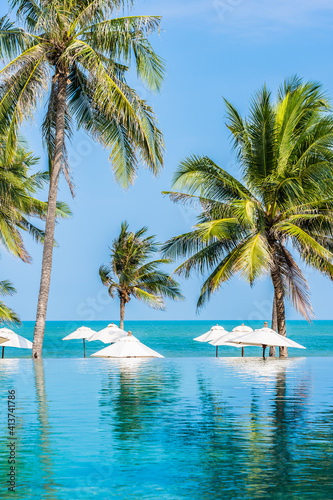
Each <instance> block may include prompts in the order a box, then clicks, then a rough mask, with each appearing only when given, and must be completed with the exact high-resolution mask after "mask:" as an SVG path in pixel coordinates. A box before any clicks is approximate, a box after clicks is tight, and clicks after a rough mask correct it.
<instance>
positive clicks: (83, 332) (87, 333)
mask: <svg viewBox="0 0 333 500" xmlns="http://www.w3.org/2000/svg"><path fill="white" fill-rule="evenodd" d="M95 333H96V331H95V330H92V329H91V328H88V327H87V326H80V328H78V329H77V330H75V332H73V333H70V334H69V335H67V337H64V338H63V339H62V340H74V339H82V340H83V357H84V358H85V357H86V339H88V338H89V337H91V336H92V335H94V334H95Z"/></svg>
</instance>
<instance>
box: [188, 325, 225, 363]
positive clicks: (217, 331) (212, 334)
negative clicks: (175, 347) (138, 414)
mask: <svg viewBox="0 0 333 500" xmlns="http://www.w3.org/2000/svg"><path fill="white" fill-rule="evenodd" d="M224 333H228V332H227V330H225V329H224V328H223V326H220V325H215V326H212V328H211V329H210V330H209V332H207V333H204V334H203V335H200V337H196V338H195V339H193V340H196V341H197V342H210V341H211V340H216V339H218V338H219V337H221V335H223V334H224ZM217 356H218V347H216V357H217Z"/></svg>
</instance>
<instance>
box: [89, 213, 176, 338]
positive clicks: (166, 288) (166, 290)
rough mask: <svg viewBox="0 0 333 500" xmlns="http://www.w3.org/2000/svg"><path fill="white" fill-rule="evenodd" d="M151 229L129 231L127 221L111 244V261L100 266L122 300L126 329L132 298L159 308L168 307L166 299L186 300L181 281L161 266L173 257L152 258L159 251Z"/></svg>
mask: <svg viewBox="0 0 333 500" xmlns="http://www.w3.org/2000/svg"><path fill="white" fill-rule="evenodd" d="M146 232H147V228H146V227H143V228H142V229H140V230H139V231H137V232H136V233H133V232H130V231H129V230H128V224H127V222H123V223H122V225H121V231H120V234H119V236H118V238H116V239H115V240H114V241H113V243H112V247H111V254H110V264H109V265H108V266H101V267H100V268H99V276H100V278H101V280H102V283H103V285H105V286H107V287H108V290H109V294H110V297H112V298H114V296H115V293H116V294H117V295H118V297H119V300H120V328H124V316H125V306H126V304H127V303H128V302H129V301H130V300H131V298H132V297H134V298H136V299H138V300H141V301H143V302H145V303H146V304H147V305H148V306H150V307H153V308H155V309H164V308H165V303H164V298H166V297H167V298H169V299H173V300H177V299H182V298H183V296H182V294H181V293H180V290H179V285H178V283H177V282H176V281H175V280H174V279H173V278H171V277H170V276H169V275H168V274H167V273H165V272H164V271H162V270H161V269H160V265H161V264H169V263H170V262H172V261H171V260H170V259H155V260H150V259H151V257H152V256H153V255H154V254H156V252H157V251H158V250H159V246H160V245H159V243H157V242H156V241H155V236H145V234H146Z"/></svg>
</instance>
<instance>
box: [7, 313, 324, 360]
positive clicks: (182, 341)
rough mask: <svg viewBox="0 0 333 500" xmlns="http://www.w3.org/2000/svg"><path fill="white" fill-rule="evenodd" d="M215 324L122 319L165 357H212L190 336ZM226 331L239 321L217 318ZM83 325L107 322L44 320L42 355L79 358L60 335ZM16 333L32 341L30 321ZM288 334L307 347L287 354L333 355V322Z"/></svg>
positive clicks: (76, 347) (299, 325) (90, 348)
mask: <svg viewBox="0 0 333 500" xmlns="http://www.w3.org/2000/svg"><path fill="white" fill-rule="evenodd" d="M214 323H216V321H215V322H212V321H126V322H125V329H126V330H131V331H132V333H133V334H134V335H136V336H138V338H139V339H140V340H141V341H142V342H144V343H146V344H147V345H148V346H149V347H151V348H152V349H155V350H157V351H158V352H160V353H161V354H163V355H164V356H167V357H193V356H196V357H198V356H214V355H215V348H214V347H213V346H211V345H209V344H206V343H200V342H194V341H193V338H194V337H197V336H199V335H201V334H202V333H205V332H206V331H208V330H209V329H210V328H211V326H212V325H213V324H214ZM218 323H219V324H220V325H223V326H224V328H225V329H226V330H228V331H230V330H232V328H234V327H235V326H237V325H238V324H239V321H223V320H221V321H218ZM82 324H84V325H85V326H89V327H90V328H92V329H94V330H97V331H98V330H101V329H102V328H104V327H105V326H107V324H108V322H107V321H92V322H83V323H82V322H79V321H74V322H73V321H48V322H47V324H46V330H45V340H44V349H43V356H44V357H82V353H83V347H82V341H81V340H71V341H62V338H63V337H65V336H66V335H68V334H69V333H71V332H73V331H74V330H76V329H77V328H79V327H80V326H82ZM247 324H249V325H250V326H252V328H260V327H262V326H263V322H262V321H261V322H258V321H257V322H255V321H249V322H247ZM16 331H17V332H18V333H19V334H21V335H23V336H24V337H27V338H28V339H30V340H32V338H33V331H34V323H33V322H32V321H31V322H24V323H23V326H21V327H19V328H18V329H17V330H16ZM287 334H288V337H290V338H291V339H293V340H295V341H296V342H299V343H300V344H302V345H304V346H306V347H307V350H306V351H304V350H302V349H290V352H289V354H290V355H291V356H304V355H306V356H333V321H314V322H313V323H311V324H308V323H307V322H306V321H289V322H287ZM86 346H87V355H90V354H92V353H93V352H96V351H98V350H100V349H102V348H103V347H105V344H103V343H102V342H99V341H96V342H90V343H89V342H86ZM260 352H261V349H260V348H257V347H252V348H251V347H248V348H246V349H245V354H246V355H247V356H257V355H259V354H260ZM239 354H240V350H239V349H238V348H236V347H223V348H220V349H219V355H220V356H239ZM5 355H6V356H8V357H29V356H30V355H31V354H30V352H29V351H26V350H25V349H13V348H9V347H6V349H5Z"/></svg>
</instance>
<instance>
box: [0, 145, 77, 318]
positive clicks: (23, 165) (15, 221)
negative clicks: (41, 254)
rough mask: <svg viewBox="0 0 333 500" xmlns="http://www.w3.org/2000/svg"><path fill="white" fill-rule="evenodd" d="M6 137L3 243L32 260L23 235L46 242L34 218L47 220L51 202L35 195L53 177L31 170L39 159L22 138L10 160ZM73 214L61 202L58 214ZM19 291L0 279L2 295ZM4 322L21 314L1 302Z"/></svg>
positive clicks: (1, 169) (0, 198)
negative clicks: (48, 203) (7, 153)
mask: <svg viewBox="0 0 333 500" xmlns="http://www.w3.org/2000/svg"><path fill="white" fill-rule="evenodd" d="M4 143H5V138H4V137H3V138H2V139H1V138H0V246H2V247H3V248H4V249H5V250H6V251H8V252H10V253H11V254H12V255H14V256H15V257H18V258H19V259H21V260H22V261H23V262H30V260H31V259H30V255H29V253H28V252H27V250H26V247H25V245H24V239H23V235H24V234H25V233H29V234H30V235H31V236H32V237H33V239H34V240H35V241H37V242H43V239H44V232H43V230H42V229H40V228H39V227H38V226H37V225H35V223H34V222H33V220H34V219H35V218H37V219H45V217H46V213H47V203H45V202H43V201H40V200H39V199H37V198H36V197H35V195H36V193H37V191H38V190H40V189H42V188H43V186H44V185H45V184H46V182H47V181H48V178H49V174H48V172H35V173H33V174H32V173H31V169H32V168H33V167H35V165H36V164H37V162H38V158H37V157H35V156H34V155H33V154H32V153H31V152H30V151H29V150H28V149H27V146H26V144H25V143H24V141H22V140H20V141H19V143H18V144H17V147H16V148H15V150H14V151H13V154H12V155H11V157H10V159H9V158H6V153H5V147H4ZM69 214H70V212H69V210H68V207H67V205H65V204H64V203H60V202H58V203H57V210H56V216H57V217H66V216H68V215H69ZM14 293H15V288H14V287H13V285H12V284H11V283H10V282H9V281H7V280H4V281H1V282H0V295H4V296H9V295H13V294H14ZM0 321H2V322H15V323H18V322H19V319H18V316H17V314H16V313H15V312H14V311H12V310H11V309H9V308H8V307H7V306H6V305H5V304H4V303H3V302H0Z"/></svg>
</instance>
